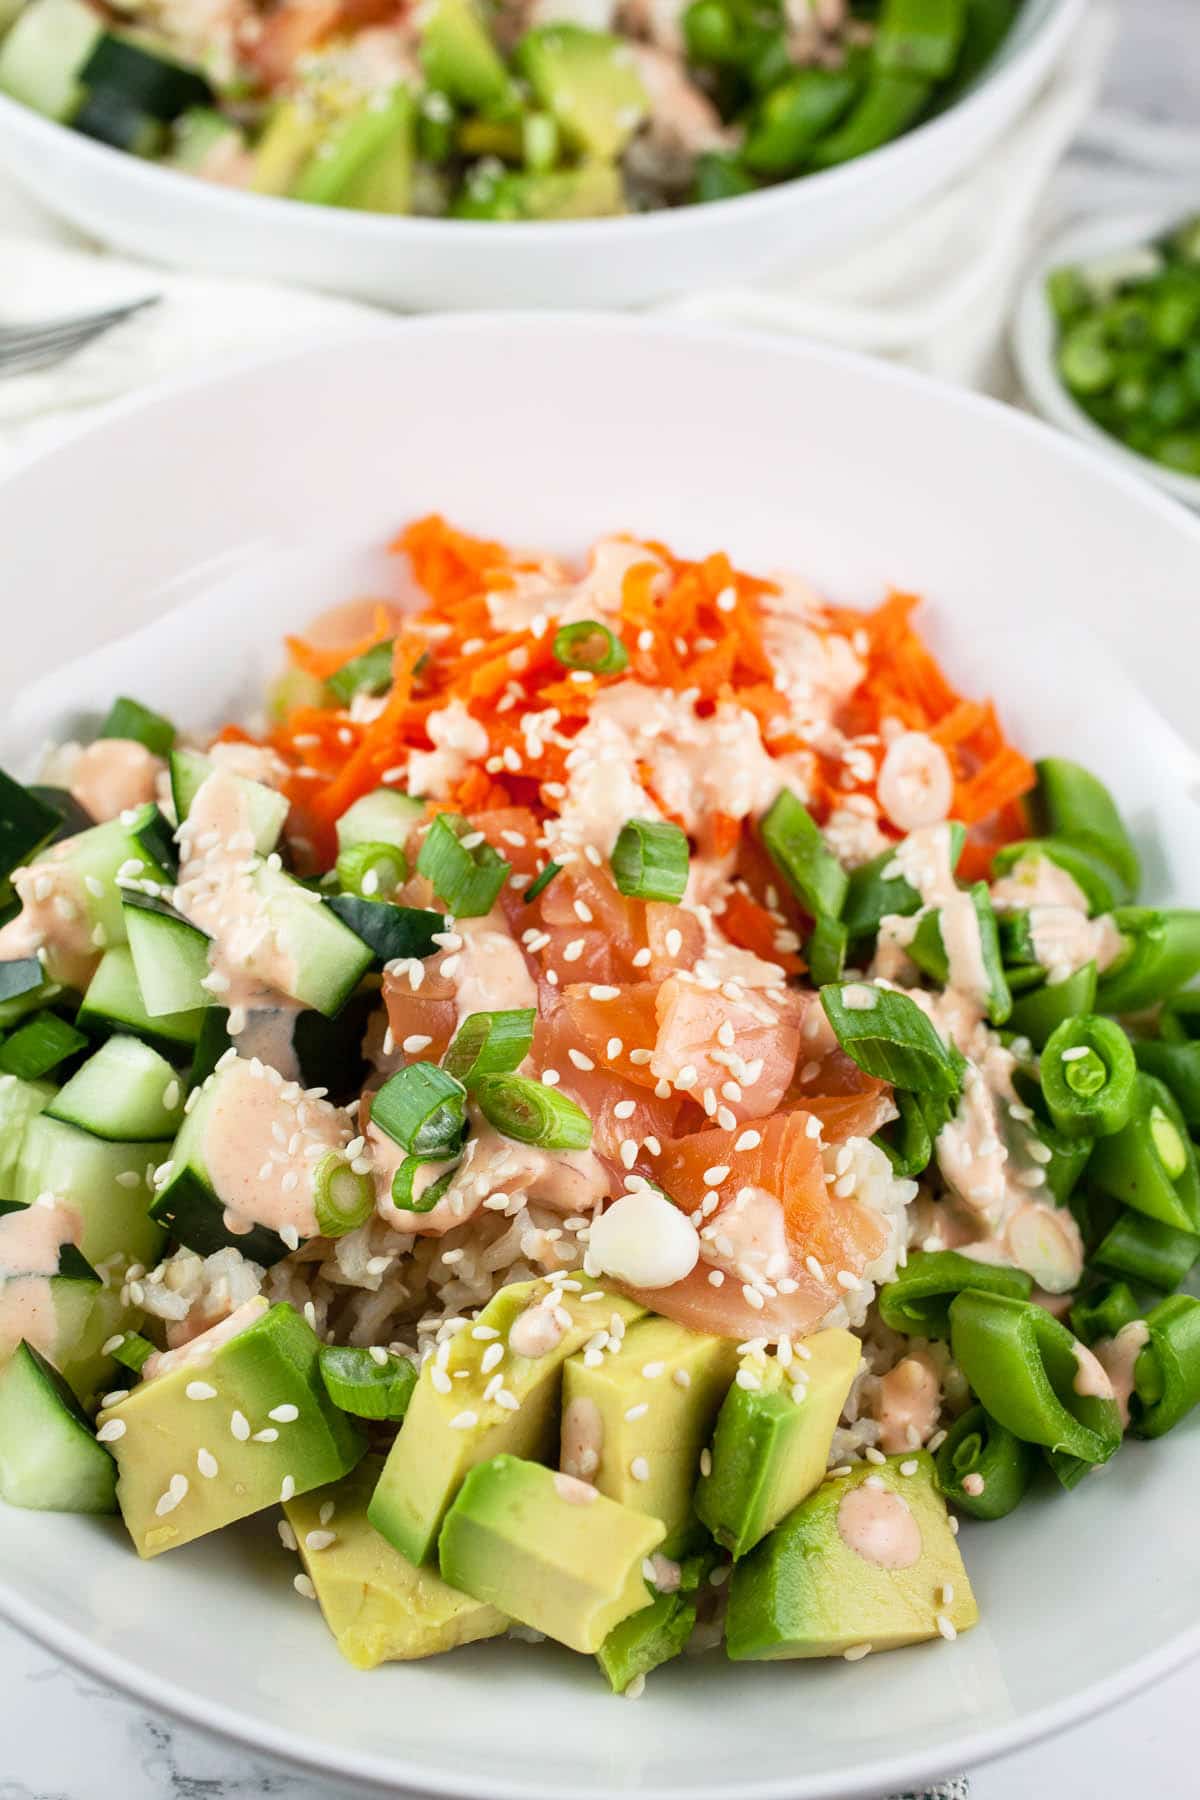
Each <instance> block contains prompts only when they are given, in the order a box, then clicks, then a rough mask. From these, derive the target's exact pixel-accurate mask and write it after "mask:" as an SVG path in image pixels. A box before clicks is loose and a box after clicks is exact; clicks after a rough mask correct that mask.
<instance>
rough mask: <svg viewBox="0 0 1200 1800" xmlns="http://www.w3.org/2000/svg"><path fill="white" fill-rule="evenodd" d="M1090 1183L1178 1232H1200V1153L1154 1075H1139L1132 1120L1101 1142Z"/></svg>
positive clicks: (1167, 1089)
mask: <svg viewBox="0 0 1200 1800" xmlns="http://www.w3.org/2000/svg"><path fill="white" fill-rule="evenodd" d="M1089 1180H1090V1181H1091V1182H1092V1184H1093V1185H1094V1186H1096V1187H1098V1188H1099V1189H1100V1190H1101V1191H1102V1192H1103V1193H1106V1194H1110V1195H1111V1196H1112V1197H1113V1199H1114V1200H1120V1201H1121V1202H1122V1203H1123V1204H1124V1205H1125V1206H1129V1207H1132V1208H1133V1210H1134V1211H1135V1212H1139V1213H1144V1214H1145V1215H1146V1217H1147V1218H1151V1219H1157V1220H1158V1221H1159V1223H1160V1224H1163V1225H1169V1226H1170V1227H1171V1229H1172V1230H1174V1231H1190V1232H1200V1169H1198V1168H1197V1162H1196V1151H1195V1148H1194V1146H1193V1144H1192V1141H1191V1139H1190V1138H1189V1137H1188V1134H1187V1125H1186V1123H1185V1121H1184V1117H1183V1114H1182V1113H1181V1112H1180V1110H1179V1107H1178V1105H1177V1104H1176V1102H1175V1099H1174V1097H1173V1096H1172V1094H1171V1091H1170V1089H1169V1088H1167V1087H1165V1086H1164V1085H1163V1083H1162V1082H1161V1081H1158V1080H1156V1079H1155V1077H1154V1076H1153V1075H1144V1074H1141V1073H1139V1074H1138V1075H1137V1076H1136V1078H1135V1081H1134V1093H1133V1103H1132V1108H1131V1111H1130V1114H1129V1118H1128V1119H1127V1121H1126V1123H1125V1124H1124V1125H1123V1126H1122V1128H1121V1130H1120V1131H1118V1132H1116V1133H1114V1134H1113V1135H1112V1136H1111V1137H1104V1138H1099V1139H1098V1140H1097V1142H1096V1144H1095V1147H1094V1149H1093V1151H1092V1158H1091V1162H1090V1164H1089Z"/></svg>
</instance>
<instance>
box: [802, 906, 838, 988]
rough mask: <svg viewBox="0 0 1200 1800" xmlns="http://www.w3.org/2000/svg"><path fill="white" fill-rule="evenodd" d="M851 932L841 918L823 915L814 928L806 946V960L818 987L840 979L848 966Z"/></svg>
mask: <svg viewBox="0 0 1200 1800" xmlns="http://www.w3.org/2000/svg"><path fill="white" fill-rule="evenodd" d="M848 937H849V933H848V932H847V930H846V927H845V926H844V925H843V924H842V922H841V920H840V919H828V918H825V917H824V916H822V917H821V918H819V919H818V920H817V922H816V924H815V925H814V926H813V928H812V932H811V933H810V935H809V940H808V942H807V944H806V945H805V946H804V960H805V961H806V962H807V964H808V973H809V975H810V977H811V978H812V981H813V984H814V985H815V986H816V987H826V986H827V985H828V984H829V982H831V981H840V980H841V979H842V972H843V970H844V969H845V967H846V942H847V939H848Z"/></svg>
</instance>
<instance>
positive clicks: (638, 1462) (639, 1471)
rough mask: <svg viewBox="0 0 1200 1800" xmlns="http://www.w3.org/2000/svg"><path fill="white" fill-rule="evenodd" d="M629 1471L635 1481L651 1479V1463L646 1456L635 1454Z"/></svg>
mask: <svg viewBox="0 0 1200 1800" xmlns="http://www.w3.org/2000/svg"><path fill="white" fill-rule="evenodd" d="M629 1473H630V1474H631V1475H632V1476H633V1479H634V1480H635V1481H649V1479H650V1464H649V1463H648V1462H647V1461H646V1458H645V1457H644V1456H635V1457H634V1459H633V1461H632V1462H631V1463H630V1465H629Z"/></svg>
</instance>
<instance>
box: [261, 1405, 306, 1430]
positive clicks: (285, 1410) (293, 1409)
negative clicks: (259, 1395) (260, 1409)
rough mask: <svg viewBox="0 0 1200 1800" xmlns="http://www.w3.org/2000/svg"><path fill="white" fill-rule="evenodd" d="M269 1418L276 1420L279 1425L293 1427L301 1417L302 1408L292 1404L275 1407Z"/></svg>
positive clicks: (268, 1415)
mask: <svg viewBox="0 0 1200 1800" xmlns="http://www.w3.org/2000/svg"><path fill="white" fill-rule="evenodd" d="M267 1417H268V1419H274V1420H275V1422H276V1424H278V1425H291V1424H292V1423H293V1422H294V1421H295V1420H296V1419H298V1418H299V1417H300V1408H299V1407H298V1406H292V1405H291V1404H290V1403H289V1404H288V1405H286V1406H273V1407H272V1408H271V1410H270V1412H269V1413H268V1414H267Z"/></svg>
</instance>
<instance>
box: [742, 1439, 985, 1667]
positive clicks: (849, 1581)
mask: <svg viewBox="0 0 1200 1800" xmlns="http://www.w3.org/2000/svg"><path fill="white" fill-rule="evenodd" d="M903 1469H908V1470H910V1471H911V1472H910V1473H909V1474H902V1473H901V1470H903ZM978 1619H979V1608H978V1607H977V1606H976V1604H975V1596H974V1594H973V1593H972V1592H971V1584H970V1582H969V1581H968V1580H967V1572H966V1570H965V1568H964V1567H963V1561H962V1557H961V1556H960V1555H959V1551H958V1544H957V1543H956V1541H955V1538H954V1534H953V1532H952V1531H951V1529H950V1520H949V1518H948V1516H947V1513H946V1503H945V1501H944V1500H943V1499H942V1496H941V1494H940V1493H939V1492H938V1488H937V1482H936V1479H935V1476H934V1469H933V1459H932V1458H931V1457H930V1456H929V1455H928V1453H927V1452H925V1451H914V1452H913V1454H912V1455H911V1456H896V1457H889V1458H888V1459H887V1460H886V1461H885V1462H882V1463H861V1464H859V1465H858V1466H857V1467H855V1468H854V1469H853V1470H852V1471H851V1473H850V1474H849V1475H840V1476H837V1477H834V1478H832V1479H830V1480H827V1481H825V1482H823V1483H822V1485H821V1486H820V1487H819V1488H818V1489H817V1490H816V1492H815V1493H813V1494H810V1495H809V1497H808V1499H807V1500H805V1501H803V1502H802V1503H801V1504H800V1505H799V1506H798V1507H796V1509H795V1511H794V1512H791V1513H789V1514H788V1516H787V1518H786V1519H784V1520H783V1521H782V1522H781V1523H780V1524H778V1525H777V1526H776V1527H775V1529H774V1531H772V1532H771V1534H770V1536H769V1537H766V1538H764V1539H763V1541H762V1542H761V1543H760V1544H759V1545H758V1547H757V1549H756V1550H754V1551H752V1553H751V1554H750V1555H749V1556H747V1557H746V1558H745V1559H744V1561H742V1562H739V1563H738V1564H737V1566H736V1567H735V1569H734V1572H733V1577H732V1580H731V1582H730V1593H729V1612H728V1615H727V1619H726V1627H725V1643H726V1648H727V1650H728V1652H729V1655H730V1657H731V1659H732V1660H733V1661H734V1662H771V1661H778V1660H781V1659H786V1658H791V1657H811V1656H843V1655H845V1653H846V1652H847V1651H852V1652H853V1651H856V1650H861V1649H862V1647H863V1646H864V1645H869V1646H870V1648H871V1649H872V1650H896V1649H899V1648H900V1647H901V1645H904V1644H919V1643H922V1642H923V1641H925V1640H926V1639H929V1638H935V1637H938V1636H951V1635H953V1633H955V1632H959V1631H966V1630H968V1629H969V1628H970V1627H971V1626H972V1625H974V1624H976V1623H977V1622H978Z"/></svg>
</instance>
